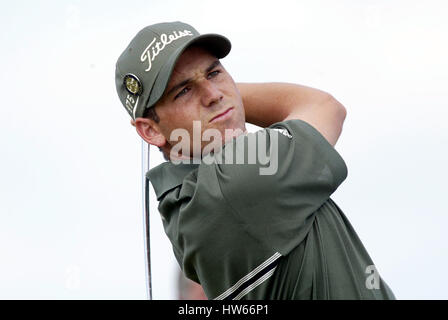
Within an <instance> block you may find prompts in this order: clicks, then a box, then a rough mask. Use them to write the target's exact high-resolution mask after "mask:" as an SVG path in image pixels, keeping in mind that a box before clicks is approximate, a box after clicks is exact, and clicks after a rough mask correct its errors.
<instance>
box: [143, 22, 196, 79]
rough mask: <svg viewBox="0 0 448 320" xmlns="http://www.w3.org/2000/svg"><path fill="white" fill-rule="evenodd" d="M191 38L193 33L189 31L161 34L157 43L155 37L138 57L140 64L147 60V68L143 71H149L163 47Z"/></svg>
mask: <svg viewBox="0 0 448 320" xmlns="http://www.w3.org/2000/svg"><path fill="white" fill-rule="evenodd" d="M187 36H193V33H192V32H191V31H190V30H184V31H173V32H172V33H170V34H168V35H167V34H165V33H162V34H161V35H160V38H159V41H157V37H155V38H154V39H153V40H152V41H151V43H150V44H149V45H148V46H147V47H146V49H145V50H143V52H142V55H141V57H140V60H141V62H145V61H146V60H148V68H147V69H146V70H145V71H146V72H148V71H150V70H151V67H152V62H153V61H154V59H155V57H157V56H158V55H159V53H160V52H162V51H163V49H165V47H166V46H167V45H168V44H170V43H171V42H173V41H176V40H177V39H179V38H182V37H187Z"/></svg>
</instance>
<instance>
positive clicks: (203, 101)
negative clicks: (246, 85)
mask: <svg viewBox="0 0 448 320" xmlns="http://www.w3.org/2000/svg"><path fill="white" fill-rule="evenodd" d="M155 108H156V110H155V111H156V113H157V115H158V116H159V118H160V121H159V123H158V127H159V130H160V132H161V133H162V134H163V136H164V137H165V139H166V140H167V142H168V143H169V144H170V145H171V146H172V145H174V144H176V143H178V141H177V140H175V141H172V140H170V136H171V132H172V131H173V130H175V129H180V128H183V129H186V130H187V131H188V133H189V137H190V146H193V138H195V139H196V138H199V139H200V138H201V137H202V134H203V132H204V131H205V130H207V129H217V130H218V131H219V132H220V133H221V137H222V141H221V142H222V143H225V142H226V140H229V138H232V137H229V135H227V139H226V132H225V130H226V129H233V130H237V129H239V130H237V131H235V132H245V131H246V128H245V114H244V107H243V102H242V99H241V95H240V93H239V91H238V89H237V87H236V84H235V82H234V81H233V79H232V77H231V76H230V75H229V73H228V72H227V71H226V70H225V69H224V67H223V66H222V65H221V63H220V62H219V60H218V59H217V58H216V57H214V56H213V55H211V54H210V53H209V52H207V51H206V50H204V49H201V48H199V47H191V48H189V49H187V50H186V51H185V52H184V53H183V54H182V55H181V56H180V57H179V59H178V61H177V63H176V65H175V67H174V70H173V72H172V74H171V78H170V80H169V82H168V86H167V88H166V90H165V93H164V95H163V97H162V99H161V100H160V101H159V102H158V103H157V105H156V106H155ZM193 121H199V122H200V125H201V126H200V128H201V135H200V136H201V137H199V136H198V135H193ZM196 125H197V123H196ZM202 140H203V139H201V142H200V144H198V145H200V146H201V150H203V148H204V147H205V146H206V145H207V144H208V143H210V142H209V141H202ZM197 142H198V141H196V143H197ZM190 152H191V150H190Z"/></svg>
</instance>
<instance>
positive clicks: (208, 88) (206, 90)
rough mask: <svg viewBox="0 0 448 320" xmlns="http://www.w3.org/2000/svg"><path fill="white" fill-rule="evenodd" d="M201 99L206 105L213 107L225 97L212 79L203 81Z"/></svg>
mask: <svg viewBox="0 0 448 320" xmlns="http://www.w3.org/2000/svg"><path fill="white" fill-rule="evenodd" d="M201 91H202V92H201V93H202V94H201V100H202V105H203V106H204V107H207V108H208V107H212V106H214V105H215V104H217V103H219V102H220V101H221V100H222V99H223V94H222V92H221V90H219V88H218V87H217V86H216V84H214V83H213V82H212V81H207V80H205V81H202V85H201Z"/></svg>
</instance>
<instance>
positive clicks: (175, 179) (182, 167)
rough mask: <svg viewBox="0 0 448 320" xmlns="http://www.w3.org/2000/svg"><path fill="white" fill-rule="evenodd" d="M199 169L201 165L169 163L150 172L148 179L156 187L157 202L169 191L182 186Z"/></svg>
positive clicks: (147, 174) (147, 175)
mask: <svg viewBox="0 0 448 320" xmlns="http://www.w3.org/2000/svg"><path fill="white" fill-rule="evenodd" d="M198 167H199V164H184V163H180V164H173V163H172V162H170V161H167V162H164V163H162V164H160V165H158V166H157V167H154V168H152V169H151V170H149V171H148V172H147V173H146V177H147V178H148V179H149V181H151V184H152V186H153V187H154V191H155V193H156V196H157V200H160V198H161V197H162V196H163V195H164V194H165V193H166V192H167V191H169V190H171V189H173V188H175V187H177V186H179V185H181V184H182V182H183V180H184V178H185V176H186V175H187V174H189V173H190V172H192V171H193V170H195V169H197V168H198Z"/></svg>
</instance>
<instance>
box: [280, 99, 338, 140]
mask: <svg viewBox="0 0 448 320" xmlns="http://www.w3.org/2000/svg"><path fill="white" fill-rule="evenodd" d="M346 115H347V110H346V109H345V107H344V106H343V105H342V104H341V103H340V102H339V101H337V100H336V99H335V98H334V97H333V96H331V95H330V94H326V95H325V96H323V97H322V98H321V99H320V100H319V101H316V102H315V103H312V104H310V105H308V106H306V107H304V106H301V107H300V108H293V110H292V111H291V113H290V114H289V115H288V116H287V117H286V118H285V120H292V119H299V120H303V121H305V122H307V123H309V124H311V125H312V126H313V127H314V128H315V129H316V130H317V131H319V132H320V134H322V135H323V136H324V137H325V139H327V141H328V142H329V143H330V144H331V145H332V146H334V145H335V144H336V142H337V141H338V139H339V136H340V135H341V132H342V126H343V124H344V120H345V117H346Z"/></svg>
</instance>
